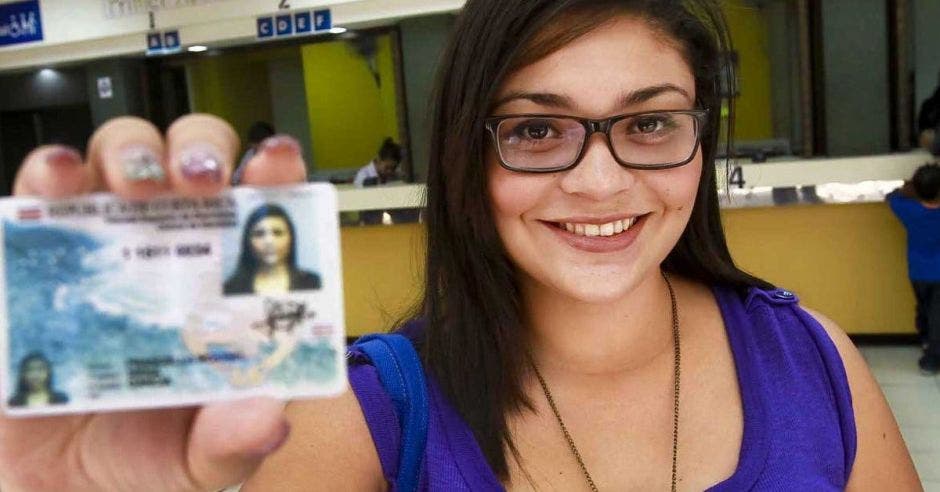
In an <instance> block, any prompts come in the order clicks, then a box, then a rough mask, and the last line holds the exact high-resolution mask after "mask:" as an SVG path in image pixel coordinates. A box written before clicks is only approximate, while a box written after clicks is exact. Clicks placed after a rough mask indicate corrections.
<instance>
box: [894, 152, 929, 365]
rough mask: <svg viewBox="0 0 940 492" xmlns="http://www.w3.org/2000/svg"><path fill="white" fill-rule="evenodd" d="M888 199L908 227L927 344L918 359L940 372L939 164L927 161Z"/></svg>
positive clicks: (911, 264)
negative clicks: (927, 162)
mask: <svg viewBox="0 0 940 492" xmlns="http://www.w3.org/2000/svg"><path fill="white" fill-rule="evenodd" d="M887 199H888V203H889V204H890V205H891V210H892V211H893V212H894V215H896V216H897V217H898V220H900V221H901V223H902V224H904V228H905V229H907V267H908V276H909V277H910V279H911V285H912V286H913V287H914V296H915V297H916V298H917V308H916V324H917V332H918V334H919V335H920V337H921V340H922V341H923V344H924V355H923V356H922V357H921V358H920V360H919V361H918V365H919V366H920V369H921V370H922V371H923V372H924V373H926V374H937V373H940V165H938V164H927V165H924V166H921V167H919V168H918V169H917V171H915V172H914V177H913V178H911V180H910V181H908V182H907V183H904V186H903V187H902V188H899V189H897V190H894V191H893V192H891V193H889V194H888V197H887Z"/></svg>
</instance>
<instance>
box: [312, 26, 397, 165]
mask: <svg viewBox="0 0 940 492" xmlns="http://www.w3.org/2000/svg"><path fill="white" fill-rule="evenodd" d="M377 45H378V52H377V54H376V68H377V69H378V73H379V76H380V84H376V80H375V78H374V76H373V74H372V72H371V70H370V68H369V64H368V61H367V60H366V59H365V58H363V57H362V56H360V55H359V54H358V53H357V52H356V51H355V50H354V49H353V48H352V47H351V46H350V45H349V44H348V43H346V42H345V41H331V42H327V43H315V44H309V45H306V46H304V47H303V48H301V54H302V57H303V64H304V81H305V84H306V92H307V110H308V112H309V115H310V132H311V142H312V147H313V154H314V162H316V163H317V168H319V169H342V168H356V167H360V166H362V165H364V164H366V163H367V162H369V161H370V160H372V158H373V157H375V153H376V151H377V150H378V148H379V146H380V145H381V143H382V141H383V140H384V139H385V138H386V137H392V138H394V139H395V140H396V141H398V140H399V138H398V136H399V131H398V114H397V111H396V108H395V103H394V100H395V99H394V94H395V93H394V87H395V78H394V76H393V75H391V74H393V73H394V66H393V64H392V61H391V59H392V55H391V40H390V36H389V35H383V36H379V38H378V41H377ZM380 85H381V87H382V88H381V89H380ZM389 91H391V92H389ZM389 94H391V95H390V96H389ZM389 101H391V102H389Z"/></svg>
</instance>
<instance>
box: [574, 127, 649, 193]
mask: <svg viewBox="0 0 940 492" xmlns="http://www.w3.org/2000/svg"><path fill="white" fill-rule="evenodd" d="M585 145H586V146H587V148H585V149H584V155H583V156H582V158H581V162H579V163H578V165H577V166H575V167H574V168H573V169H570V170H568V171H566V172H565V176H564V177H563V178H562V180H561V187H562V190H563V191H565V192H566V193H571V194H576V195H583V196H585V197H588V198H591V199H593V200H597V201H603V200H605V199H607V198H610V197H612V196H615V195H617V194H618V193H621V192H623V191H625V190H628V189H630V188H631V187H632V186H633V184H634V182H635V181H636V176H634V174H633V173H634V172H636V171H634V170H632V169H627V168H625V167H623V166H621V165H620V164H619V163H618V162H617V159H615V158H614V155H613V153H612V150H611V148H610V146H609V145H608V143H607V138H606V136H605V135H604V134H603V133H595V134H594V135H592V136H591V137H590V138H589V139H588V141H587V142H585Z"/></svg>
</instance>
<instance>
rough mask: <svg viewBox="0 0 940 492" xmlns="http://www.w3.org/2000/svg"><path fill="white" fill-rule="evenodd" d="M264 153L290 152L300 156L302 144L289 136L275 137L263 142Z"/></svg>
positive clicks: (262, 149)
mask: <svg viewBox="0 0 940 492" xmlns="http://www.w3.org/2000/svg"><path fill="white" fill-rule="evenodd" d="M261 151H262V152H290V153H293V154H298V155H299V154H300V143H298V142H297V140H296V139H295V138H294V137H291V136H289V135H275V136H273V137H268V138H266V139H264V141H262V142H261Z"/></svg>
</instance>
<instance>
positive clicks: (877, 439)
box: [803, 307, 921, 490]
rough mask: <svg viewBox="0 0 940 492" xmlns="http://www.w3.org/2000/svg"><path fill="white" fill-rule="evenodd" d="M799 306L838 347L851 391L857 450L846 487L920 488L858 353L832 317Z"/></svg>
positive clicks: (877, 388)
mask: <svg viewBox="0 0 940 492" xmlns="http://www.w3.org/2000/svg"><path fill="white" fill-rule="evenodd" d="M803 309H804V310H805V311H806V312H807V313H809V314H810V315H812V316H813V317H814V318H815V319H816V320H817V321H819V324H820V325H822V327H823V328H824V329H825V330H826V333H828V334H829V338H831V339H832V343H833V344H834V345H835V346H836V349H837V350H838V351H839V356H840V357H841V358H842V364H843V366H844V367H845V374H846V378H847V379H848V382H849V390H850V391H851V393H852V410H853V412H854V413H855V428H856V434H857V436H858V451H857V452H856V455H855V463H854V464H853V467H852V474H851V476H850V477H849V483H848V486H847V490H921V488H920V483H919V481H918V478H917V472H916V471H915V469H914V464H913V462H912V461H911V456H910V453H908V451H907V446H906V445H905V444H904V439H903V438H902V437H901V432H900V430H899V429H898V424H897V422H896V421H895V420H894V415H893V414H892V413H891V408H890V407H889V406H888V402H887V400H886V399H885V397H884V395H883V394H882V392H881V387H880V386H879V385H878V382H877V381H876V380H875V378H874V377H873V376H872V374H871V371H869V369H868V364H867V363H866V362H865V359H864V358H863V357H862V354H861V353H859V351H858V349H857V348H856V347H855V344H854V343H852V340H851V339H849V336H848V335H847V334H846V333H845V331H844V330H843V329H842V328H840V327H839V325H838V324H836V322H835V321H833V320H831V319H829V318H828V317H826V316H825V315H823V314H821V313H819V312H817V311H814V310H812V309H808V308H806V307H804V308H803Z"/></svg>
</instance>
